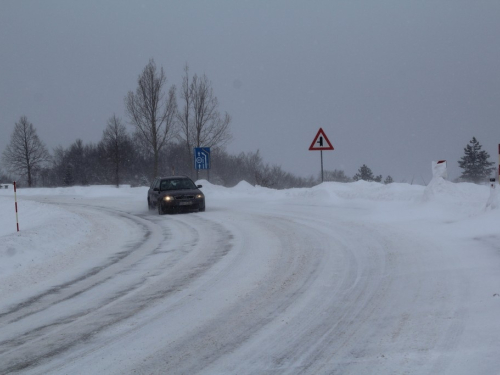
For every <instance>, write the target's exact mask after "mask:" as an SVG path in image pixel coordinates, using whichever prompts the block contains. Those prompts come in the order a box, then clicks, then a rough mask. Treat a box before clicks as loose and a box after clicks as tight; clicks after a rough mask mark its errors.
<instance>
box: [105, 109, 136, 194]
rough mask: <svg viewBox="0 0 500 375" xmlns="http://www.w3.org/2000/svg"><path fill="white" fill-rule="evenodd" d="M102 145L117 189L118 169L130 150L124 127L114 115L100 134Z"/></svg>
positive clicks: (118, 183)
mask: <svg viewBox="0 0 500 375" xmlns="http://www.w3.org/2000/svg"><path fill="white" fill-rule="evenodd" d="M102 145H103V147H104V150H105V153H106V154H107V157H108V160H109V161H110V163H111V165H112V167H113V174H114V183H115V185H116V187H119V186H120V172H121V170H120V167H122V166H123V163H124V161H125V153H126V150H127V149H128V148H130V147H129V145H130V139H129V136H128V134H127V129H126V128H125V125H123V124H122V122H121V120H120V118H118V117H116V115H113V117H111V118H110V119H109V120H108V125H107V127H106V129H104V131H103V134H102Z"/></svg>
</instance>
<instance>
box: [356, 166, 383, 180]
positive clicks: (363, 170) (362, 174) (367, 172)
mask: <svg viewBox="0 0 500 375" xmlns="http://www.w3.org/2000/svg"><path fill="white" fill-rule="evenodd" d="M378 177H380V180H382V176H378ZM378 177H377V178H378ZM353 180H354V181H359V180H363V181H375V176H373V172H372V170H371V169H370V168H368V166H367V165H366V164H363V165H362V166H361V167H360V168H359V169H358V173H356V174H355V175H354V177H353Z"/></svg>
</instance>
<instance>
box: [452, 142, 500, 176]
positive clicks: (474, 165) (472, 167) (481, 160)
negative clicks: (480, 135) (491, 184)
mask: <svg viewBox="0 0 500 375" xmlns="http://www.w3.org/2000/svg"><path fill="white" fill-rule="evenodd" d="M481 149H482V146H481V144H480V143H479V142H478V141H477V139H476V137H472V140H471V141H470V142H469V144H468V145H467V146H466V147H465V148H464V153H465V155H464V156H462V158H461V159H460V160H459V162H458V165H459V167H460V168H462V169H463V172H462V175H461V176H460V178H461V179H462V180H464V181H469V182H475V183H478V182H481V181H484V180H486V179H487V178H488V177H489V176H490V175H491V173H492V172H493V171H494V170H495V168H494V167H493V164H495V163H494V162H490V161H488V158H489V157H490V155H489V154H488V153H487V152H486V151H484V150H481Z"/></svg>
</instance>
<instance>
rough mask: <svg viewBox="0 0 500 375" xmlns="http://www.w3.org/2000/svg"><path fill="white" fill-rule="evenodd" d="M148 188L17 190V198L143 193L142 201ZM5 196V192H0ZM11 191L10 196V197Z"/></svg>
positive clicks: (131, 195)
mask: <svg viewBox="0 0 500 375" xmlns="http://www.w3.org/2000/svg"><path fill="white" fill-rule="evenodd" d="M147 189H148V188H146V187H137V188H131V187H130V185H120V188H117V187H116V186H112V185H98V186H71V187H57V188H35V189H18V193H17V195H18V197H23V196H25V197H33V196H61V195H63V196H72V197H73V196H75V197H87V198H93V197H110V198H114V197H136V196H137V192H139V191H140V192H141V193H144V196H143V197H142V199H144V198H145V194H146V193H145V192H146V191H147ZM1 193H3V194H5V191H1ZM12 194H13V193H12V191H11V192H10V195H12Z"/></svg>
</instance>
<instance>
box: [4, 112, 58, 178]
mask: <svg viewBox="0 0 500 375" xmlns="http://www.w3.org/2000/svg"><path fill="white" fill-rule="evenodd" d="M49 159H50V155H49V152H48V151H47V149H46V147H45V145H44V144H43V143H42V141H40V138H38V135H37V134H36V129H35V128H34V127H33V124H32V123H31V122H29V121H28V118H27V117H26V116H21V118H20V120H19V122H16V125H15V126H14V132H13V133H12V136H11V139H10V143H9V144H8V146H7V148H6V149H5V151H4V152H3V155H2V160H3V162H4V164H5V165H6V166H7V168H8V170H9V172H10V173H12V174H14V175H20V176H21V177H23V178H26V180H27V182H28V186H29V187H31V186H32V185H33V178H34V174H35V173H36V172H37V171H38V170H39V169H40V168H41V167H42V166H43V164H44V163H45V162H47V161H49Z"/></svg>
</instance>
